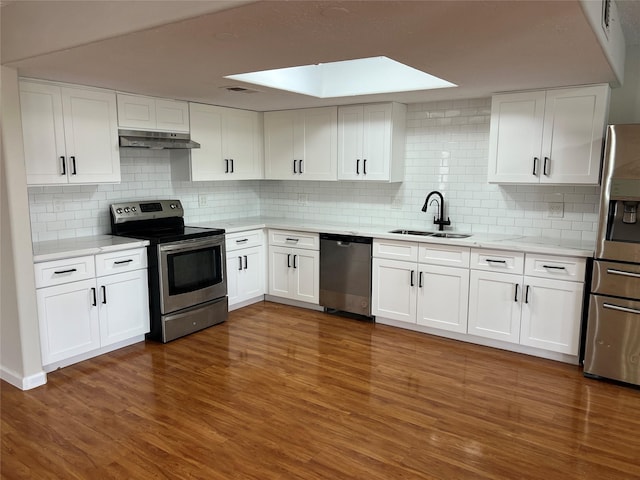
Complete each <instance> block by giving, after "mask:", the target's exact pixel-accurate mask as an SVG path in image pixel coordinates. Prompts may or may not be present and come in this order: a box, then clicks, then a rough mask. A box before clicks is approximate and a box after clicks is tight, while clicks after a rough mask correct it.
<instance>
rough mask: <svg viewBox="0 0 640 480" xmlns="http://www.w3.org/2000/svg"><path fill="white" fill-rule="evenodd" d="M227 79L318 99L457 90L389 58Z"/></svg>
mask: <svg viewBox="0 0 640 480" xmlns="http://www.w3.org/2000/svg"><path fill="white" fill-rule="evenodd" d="M225 78H230V79H232V80H239V81H241V82H247V83H253V84H255V85H262V86H264V87H269V88H276V89H278V90H286V91H288V92H295V93H301V94H303V95H310V96H312V97H318V98H331V97H350V96H355V95H374V94H377V93H391V92H409V91H414V90H430V89H434V88H449V87H457V85H456V84H454V83H451V82H448V81H446V80H443V79H441V78H438V77H435V76H433V75H430V74H428V73H425V72H422V71H420V70H417V69H415V68H413V67H409V66H408V65H405V64H403V63H400V62H396V61H395V60H392V59H390V58H387V57H371V58H359V59H356V60H344V61H340V62H330V63H319V64H317V65H302V66H300V67H289V68H278V69H275V70H263V71H260V72H250V73H240V74H237V75H228V76H226V77H225Z"/></svg>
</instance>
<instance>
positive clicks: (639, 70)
mask: <svg viewBox="0 0 640 480" xmlns="http://www.w3.org/2000/svg"><path fill="white" fill-rule="evenodd" d="M609 123H640V45H635V46H627V58H626V62H625V67H624V84H623V85H622V87H621V88H616V89H613V90H612V91H611V103H610V108H609Z"/></svg>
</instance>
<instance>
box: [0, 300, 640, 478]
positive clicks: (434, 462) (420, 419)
mask: <svg viewBox="0 0 640 480" xmlns="http://www.w3.org/2000/svg"><path fill="white" fill-rule="evenodd" d="M1 391H2V399H1V400H2V403H1V409H2V412H1V413H2V420H1V427H2V450H1V454H2V457H1V462H2V463H1V473H2V478H3V479H7V480H9V479H21V478H30V479H146V478H168V479H185V478H192V479H256V480H257V479H260V480H269V479H306V480H314V479H367V480H378V479H379V480H383V479H384V480H390V479H447V480H451V479H545V480H555V479H563V480H565V479H632V478H633V479H638V478H640V434H639V432H640V391H639V390H634V389H631V388H625V387H620V386H616V385H612V384H608V383H605V382H599V381H595V380H590V379H586V378H584V377H583V376H582V372H581V370H580V369H579V368H578V367H576V366H571V365H565V364H561V363H557V362H552V361H548V360H543V359H539V358H533V357H527V356H524V355H519V354H516V353H510V352H503V351H499V350H494V349H490V348H486V347H480V346H474V345H469V344H464V343H460V342H456V341H453V340H446V339H439V338H436V337H430V336H427V335H422V334H419V333H415V332H410V331H406V330H401V329H395V328H392V327H387V326H384V325H375V324H372V323H366V322H359V321H355V320H349V319H345V318H341V317H335V316H330V315H325V314H323V313H318V312H312V311H308V310H303V309H298V308H294V307H288V306H284V305H278V304H273V303H260V304H257V305H253V306H250V307H247V308H244V309H241V310H238V311H235V312H232V313H231V314H230V318H229V321H228V322H226V323H225V324H222V325H218V326H215V327H212V328H210V329H207V330H204V331H202V332H199V333H196V334H194V335H191V336H188V337H185V338H182V339H179V340H176V341H174V342H171V343H169V344H167V345H161V344H157V343H151V342H147V343H141V344H138V345H133V346H131V347H127V348H125V349H122V350H119V351H117V352H113V353H110V354H107V355H103V356H101V357H98V358H95V359H91V360H88V361H85V362H82V363H80V364H76V365H73V366H70V367H67V368H64V369H61V370H58V371H56V372H53V373H51V374H49V376H48V383H47V385H45V386H43V387H40V388H37V389H34V390H31V391H27V392H22V391H20V390H18V389H16V388H14V387H12V386H10V385H8V384H7V383H4V382H3V383H2V386H1Z"/></svg>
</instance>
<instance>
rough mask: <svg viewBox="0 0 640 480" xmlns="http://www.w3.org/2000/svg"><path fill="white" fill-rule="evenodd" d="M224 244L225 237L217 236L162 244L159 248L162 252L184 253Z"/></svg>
mask: <svg viewBox="0 0 640 480" xmlns="http://www.w3.org/2000/svg"><path fill="white" fill-rule="evenodd" d="M218 237H220V238H218ZM223 243H224V235H219V236H218V235H215V236H213V237H205V238H192V239H190V240H179V241H177V242H171V243H165V244H160V245H159V246H158V248H159V250H160V251H161V252H173V253H175V252H183V251H189V250H196V249H198V248H202V247H216V246H218V245H222V244H223Z"/></svg>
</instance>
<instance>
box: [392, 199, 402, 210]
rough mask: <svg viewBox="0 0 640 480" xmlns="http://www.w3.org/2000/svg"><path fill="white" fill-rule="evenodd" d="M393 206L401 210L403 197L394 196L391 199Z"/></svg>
mask: <svg viewBox="0 0 640 480" xmlns="http://www.w3.org/2000/svg"><path fill="white" fill-rule="evenodd" d="M391 208H393V209H394V210H400V209H401V208H402V199H401V198H394V199H393V200H392V201H391Z"/></svg>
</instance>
